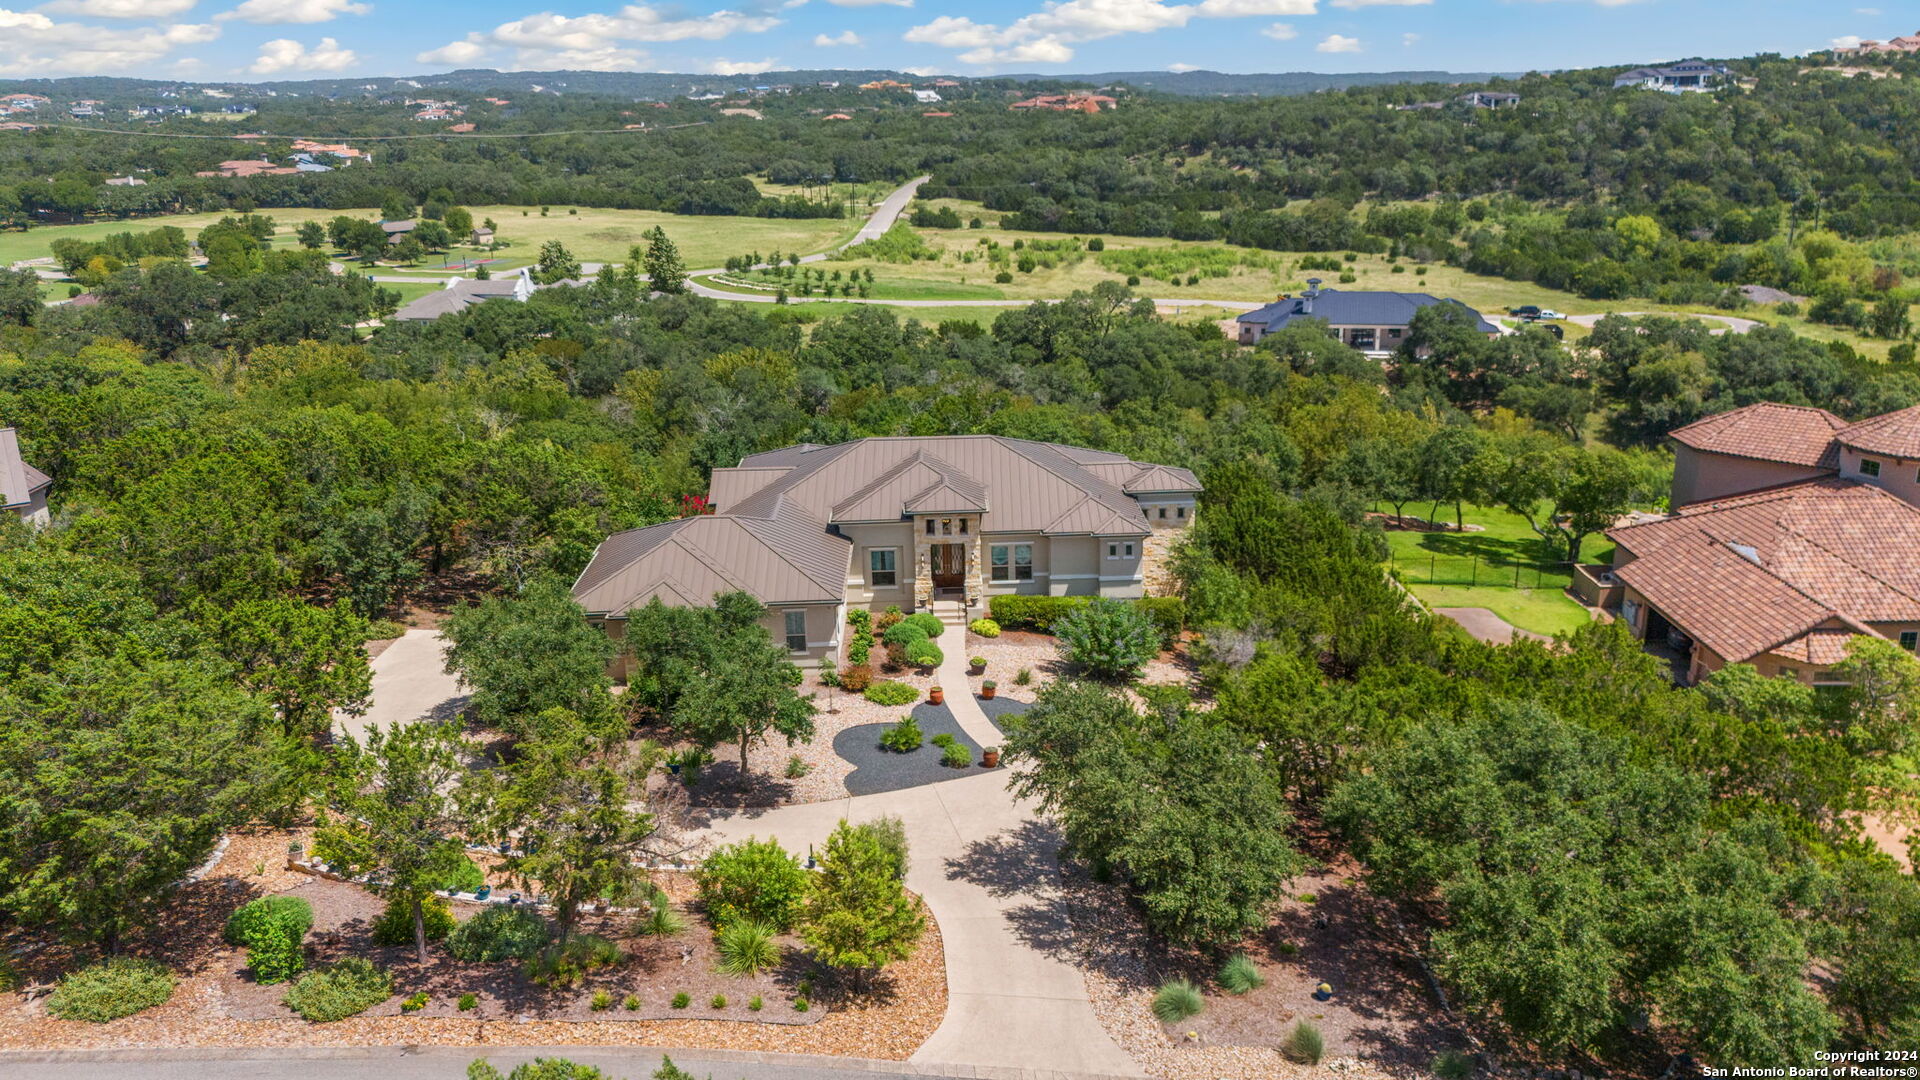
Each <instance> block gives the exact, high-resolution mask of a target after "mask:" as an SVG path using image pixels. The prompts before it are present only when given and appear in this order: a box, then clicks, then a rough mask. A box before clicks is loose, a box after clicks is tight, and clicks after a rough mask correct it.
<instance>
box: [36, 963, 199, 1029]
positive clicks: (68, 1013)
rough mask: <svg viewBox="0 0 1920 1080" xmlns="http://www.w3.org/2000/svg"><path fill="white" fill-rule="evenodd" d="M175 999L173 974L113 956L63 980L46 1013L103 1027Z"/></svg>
mask: <svg viewBox="0 0 1920 1080" xmlns="http://www.w3.org/2000/svg"><path fill="white" fill-rule="evenodd" d="M172 996H173V973H172V972H170V971H168V970H167V969H166V968H165V967H163V966H161V965H160V964H157V963H155V962H154V961H152V960H142V959H139V958H137V957H132V956H114V957H109V958H107V959H105V960H102V961H100V962H99V963H97V964H89V965H88V966H86V967H83V968H81V969H80V970H79V971H75V972H72V973H70V974H68V975H67V976H65V977H64V978H62V979H61V980H60V985H59V986H58V987H57V988H55V990H54V991H53V995H52V996H51V997H49V998H47V1012H48V1013H49V1014H51V1015H52V1016H54V1017H55V1018H57V1019H60V1020H83V1021H85V1022H87V1023H89V1024H104V1023H107V1022H108V1021H110V1020H118V1019H120V1018H121V1017H123V1016H132V1015H133V1014H134V1013H137V1012H141V1011H143V1010H146V1009H151V1008H153V1007H154V1006H155V1005H164V1004H166V1003H167V999H168V998H170V997H172Z"/></svg>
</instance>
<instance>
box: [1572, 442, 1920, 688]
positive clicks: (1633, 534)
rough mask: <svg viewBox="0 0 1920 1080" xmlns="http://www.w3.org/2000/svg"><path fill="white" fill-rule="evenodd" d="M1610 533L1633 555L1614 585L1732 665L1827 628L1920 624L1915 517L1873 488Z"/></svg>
mask: <svg viewBox="0 0 1920 1080" xmlns="http://www.w3.org/2000/svg"><path fill="white" fill-rule="evenodd" d="M1607 535H1608V537H1610V538H1611V539H1612V540H1613V541H1614V542H1615V543H1617V544H1619V545H1620V546H1621V547H1623V548H1625V549H1626V551H1627V552H1628V553H1629V554H1631V555H1633V556H1634V559H1633V561H1631V562H1629V563H1627V564H1626V565H1624V566H1622V567H1620V568H1619V569H1618V570H1617V571H1616V573H1617V574H1618V576H1619V578H1620V580H1622V581H1624V582H1625V583H1626V584H1628V585H1630V586H1632V587H1633V588H1634V589H1635V590H1636V591H1638V592H1639V593H1641V594H1642V595H1643V596H1645V597H1646V598H1647V599H1648V600H1649V601H1650V602H1652V604H1653V605H1654V606H1655V607H1657V608H1659V609H1660V611H1661V613H1662V614H1664V615H1665V616H1666V617H1667V618H1668V619H1669V620H1671V621H1672V622H1673V623H1674V624H1675V625H1677V626H1678V627H1679V628H1680V629H1681V630H1683V631H1684V632H1686V633H1687V634H1688V635H1689V636H1691V637H1692V638H1693V639H1694V640H1695V641H1698V642H1699V643H1701V644H1702V645H1705V646H1706V647H1707V648H1709V649H1712V650H1713V651H1714V652H1715V653H1717V654H1719V655H1720V656H1721V657H1722V658H1723V659H1725V660H1726V661H1727V662H1728V663H1740V662H1743V661H1746V660H1750V659H1752V658H1753V657H1755V656H1758V655H1760V654H1762V653H1767V652H1777V651H1778V650H1779V649H1780V648H1781V647H1782V646H1784V645H1786V644H1787V643H1789V642H1794V641H1796V640H1797V639H1800V638H1802V637H1803V636H1804V635H1806V634H1808V633H1809V632H1810V631H1813V630H1816V629H1819V628H1821V627H1823V626H1829V625H1830V624H1836V623H1837V624H1839V625H1842V626H1851V627H1855V628H1857V629H1858V630H1862V631H1863V630H1864V627H1865V624H1868V623H1880V622H1907V621H1920V560H1917V559H1915V558H1914V555H1913V553H1914V551H1916V550H1920V508H1916V507H1914V506H1912V505H1910V504H1908V503H1907V502H1905V501H1903V500H1901V499H1900V498H1899V497H1897V496H1895V495H1892V494H1890V493H1888V492H1886V491H1884V490H1882V489H1880V488H1877V487H1874V486H1872V485H1869V484H1861V483H1857V482H1855V481H1851V480H1838V479H1823V480H1814V481H1809V482H1807V483H1804V484H1794V485H1791V486H1788V487H1782V488H1776V489H1773V490H1770V491H1765V492H1759V493H1756V494H1752V495H1745V496H1740V497H1737V498H1731V499H1722V500H1719V501H1717V502H1708V503H1698V504H1695V505H1693V506H1688V507H1684V508H1682V509H1681V510H1679V511H1678V512H1676V513H1675V514H1673V515H1672V516H1670V517H1666V518H1662V519H1660V520H1658V521H1651V522H1647V523H1644V524H1639V525H1628V526H1623V527H1620V528H1615V529H1611V530H1609V531H1608V533H1607ZM1817 647H1818V648H1825V649H1827V651H1828V653H1830V652H1831V649H1830V648H1829V647H1828V646H1817ZM1813 648H1816V645H1814V644H1811V643H1809V644H1806V645H1805V646H1804V648H1803V651H1805V650H1806V649H1813ZM1822 655H1826V653H1823V654H1822ZM1810 662H1811V661H1810Z"/></svg>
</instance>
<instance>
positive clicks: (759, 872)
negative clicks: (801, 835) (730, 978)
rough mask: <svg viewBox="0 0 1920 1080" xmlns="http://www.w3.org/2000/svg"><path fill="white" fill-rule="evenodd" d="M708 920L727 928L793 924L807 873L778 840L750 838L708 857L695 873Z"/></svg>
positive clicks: (776, 928)
mask: <svg viewBox="0 0 1920 1080" xmlns="http://www.w3.org/2000/svg"><path fill="white" fill-rule="evenodd" d="M694 883H695V885H697V886H698V887H699V890H700V903H701V904H702V905H703V906H705V908H706V911H707V919H708V921H710V922H711V923H712V924H713V925H714V926H715V927H717V928H722V929H724V928H725V927H729V926H732V925H733V924H734V923H737V922H757V923H765V924H766V925H767V926H770V927H772V928H773V931H774V932H775V933H781V932H784V931H786V930H789V929H791V928H792V927H793V923H794V920H795V919H797V918H799V916H800V905H801V903H802V902H803V901H804V900H805V899H806V896H807V884H808V882H807V872H806V870H804V869H802V868H801V866H800V860H799V859H796V858H795V857H793V856H792V855H790V854H788V853H787V849H786V848H783V847H781V846H780V842H779V841H778V840H774V839H772V838H771V837H769V838H768V839H765V840H755V839H752V838H748V839H746V840H742V841H740V842H739V843H737V844H728V845H726V846H724V847H721V848H718V849H716V850H715V851H714V852H713V854H711V855H709V856H707V859H706V861H705V862H703V863H701V864H700V869H699V871H698V872H696V873H695V874H694Z"/></svg>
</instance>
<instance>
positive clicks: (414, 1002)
mask: <svg viewBox="0 0 1920 1080" xmlns="http://www.w3.org/2000/svg"><path fill="white" fill-rule="evenodd" d="M432 1000H433V999H432V998H431V997H428V996H427V992H426V991H425V990H422V991H420V992H419V993H417V994H414V995H413V996H412V997H409V998H407V999H406V1000H405V1001H402V1002H401V1003H400V1011H401V1012H403V1013H411V1012H419V1011H420V1010H421V1009H424V1008H426V1007H427V1002H429V1001H432Z"/></svg>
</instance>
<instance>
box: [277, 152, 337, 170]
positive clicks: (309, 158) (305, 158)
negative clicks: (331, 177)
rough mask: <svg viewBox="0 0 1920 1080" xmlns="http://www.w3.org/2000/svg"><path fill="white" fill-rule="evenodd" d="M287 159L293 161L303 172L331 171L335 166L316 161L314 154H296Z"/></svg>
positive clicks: (295, 166)
mask: <svg viewBox="0 0 1920 1080" xmlns="http://www.w3.org/2000/svg"><path fill="white" fill-rule="evenodd" d="M287 160H288V161H291V162H293V167H294V169H295V170H297V171H299V172H303V173H329V172H332V171H333V166H331V165H323V164H321V163H320V162H318V161H315V160H314V158H313V155H312V154H307V153H300V154H295V155H293V156H292V157H290V158H288V159H287Z"/></svg>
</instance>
